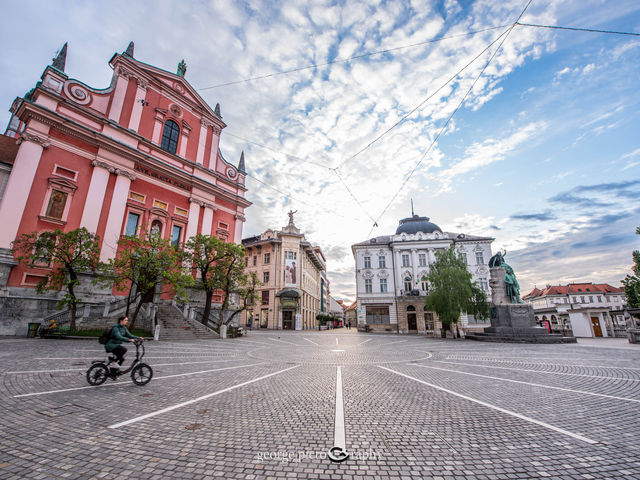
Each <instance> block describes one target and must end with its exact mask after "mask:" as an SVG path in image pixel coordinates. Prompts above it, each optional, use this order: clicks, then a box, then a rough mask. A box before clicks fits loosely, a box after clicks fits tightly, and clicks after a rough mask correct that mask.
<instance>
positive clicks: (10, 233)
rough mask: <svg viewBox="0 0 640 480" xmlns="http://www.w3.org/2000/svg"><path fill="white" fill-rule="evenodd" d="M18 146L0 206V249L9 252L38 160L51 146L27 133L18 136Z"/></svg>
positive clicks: (42, 139)
mask: <svg viewBox="0 0 640 480" xmlns="http://www.w3.org/2000/svg"><path fill="white" fill-rule="evenodd" d="M18 144H19V145H20V148H19V149H18V154H17V155H16V159H15V161H14V163H13V169H12V170H11V174H10V176H9V181H8V182H7V187H6V189H5V191H4V196H3V197H2V204H1V205H0V225H2V228H0V248H11V242H13V241H14V240H15V239H16V235H17V234H18V228H19V227H20V221H21V220H22V214H23V213H24V207H25V206H26V204H27V200H28V199H29V193H30V192H31V185H32V184H33V179H34V177H35V176H36V170H37V169H38V164H39V163H40V157H42V152H43V150H44V149H45V148H47V147H48V146H49V145H50V143H49V141H48V140H47V139H46V138H44V137H41V136H39V135H34V134H32V133H28V132H24V133H23V134H21V135H20V139H19V140H18Z"/></svg>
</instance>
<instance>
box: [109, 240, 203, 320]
mask: <svg viewBox="0 0 640 480" xmlns="http://www.w3.org/2000/svg"><path fill="white" fill-rule="evenodd" d="M184 258H185V254H184V252H183V251H182V250H180V249H177V248H175V247H174V246H172V245H171V241H170V240H169V239H166V238H161V237H160V235H158V234H150V233H148V232H146V230H145V229H142V233H140V235H131V236H123V237H121V238H120V240H118V250H117V253H116V256H115V258H113V259H111V260H110V261H109V267H110V269H111V270H112V271H113V274H114V277H115V278H114V286H115V287H116V288H118V289H125V288H128V289H129V293H128V301H127V313H126V315H129V307H130V305H131V304H135V305H136V306H135V310H134V313H133V315H132V316H131V319H130V320H131V321H130V323H129V328H130V329H133V328H134V326H135V322H136V319H137V317H138V313H139V312H140V308H141V307H142V305H144V304H145V303H150V302H153V297H154V294H155V293H156V288H157V287H158V286H159V285H160V286H161V289H164V290H161V293H166V292H168V293H172V294H174V295H176V296H178V297H179V298H183V299H186V289H187V287H189V286H191V285H193V277H192V276H191V275H190V274H188V273H187V272H185V271H184V268H183V266H182V263H183V260H184Z"/></svg>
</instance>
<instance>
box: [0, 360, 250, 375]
mask: <svg viewBox="0 0 640 480" xmlns="http://www.w3.org/2000/svg"><path fill="white" fill-rule="evenodd" d="M237 361H238V359H237V358H230V359H229V360H205V361H203V362H180V363H156V364H154V365H153V366H154V367H171V366H173V365H198V364H201V363H223V362H237ZM86 369H87V367H82V368H65V369H58V370H23V371H20V372H0V375H2V374H15V375H17V374H21V373H49V372H75V371H78V370H86Z"/></svg>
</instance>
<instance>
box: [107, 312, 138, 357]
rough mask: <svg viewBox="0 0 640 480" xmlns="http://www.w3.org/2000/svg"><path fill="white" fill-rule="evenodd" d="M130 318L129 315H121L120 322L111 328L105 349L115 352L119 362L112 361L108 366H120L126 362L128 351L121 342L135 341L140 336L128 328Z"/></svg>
mask: <svg viewBox="0 0 640 480" xmlns="http://www.w3.org/2000/svg"><path fill="white" fill-rule="evenodd" d="M128 323H129V319H128V318H127V317H120V318H119V319H118V323H116V324H115V325H114V326H113V327H112V328H111V337H110V338H109V341H108V342H107V343H106V344H105V346H104V349H105V350H106V351H107V352H108V353H113V354H114V355H115V356H116V359H117V363H116V362H111V363H110V364H109V365H108V366H109V367H111V368H120V365H122V362H124V355H125V354H126V353H127V349H126V348H125V347H123V346H122V345H121V344H122V343H124V342H134V341H136V340H138V339H140V337H136V336H134V335H131V332H129V330H128V329H127V324H128Z"/></svg>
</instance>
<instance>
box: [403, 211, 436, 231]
mask: <svg viewBox="0 0 640 480" xmlns="http://www.w3.org/2000/svg"><path fill="white" fill-rule="evenodd" d="M436 231H437V232H440V233H442V230H440V227H439V226H438V225H436V224H435V223H431V222H430V221H429V217H419V216H418V215H414V216H413V217H408V218H403V219H402V220H400V224H399V225H398V228H397V229H396V235H400V234H401V233H408V234H414V233H418V232H422V233H433V232H436Z"/></svg>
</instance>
